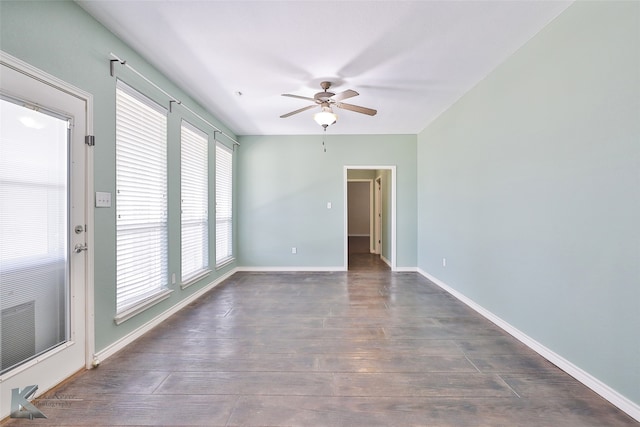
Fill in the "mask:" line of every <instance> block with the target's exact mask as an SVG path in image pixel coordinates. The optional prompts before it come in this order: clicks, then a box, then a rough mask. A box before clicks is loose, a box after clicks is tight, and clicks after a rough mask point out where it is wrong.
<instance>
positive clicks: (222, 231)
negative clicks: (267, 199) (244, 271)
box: [216, 142, 233, 267]
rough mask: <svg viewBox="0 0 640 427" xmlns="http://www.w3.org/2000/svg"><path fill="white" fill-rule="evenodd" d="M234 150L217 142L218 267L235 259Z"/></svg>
mask: <svg viewBox="0 0 640 427" xmlns="http://www.w3.org/2000/svg"><path fill="white" fill-rule="evenodd" d="M232 177H233V152H232V151H231V149H229V148H227V147H226V146H224V145H223V144H221V143H219V142H217V143H216V267H221V266H222V265H224V264H226V263H228V262H230V261H231V260H233V215H232V214H233V209H232V206H233V199H232V195H233V185H232V182H233V181H232Z"/></svg>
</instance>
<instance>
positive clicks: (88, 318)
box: [0, 50, 95, 418]
mask: <svg viewBox="0 0 640 427" xmlns="http://www.w3.org/2000/svg"><path fill="white" fill-rule="evenodd" d="M0 63H2V65H4V66H6V67H8V68H12V69H14V70H15V71H18V72H20V73H22V74H24V75H26V76H29V77H31V78H33V79H35V80H38V81H40V82H43V83H45V84H47V85H49V86H52V87H54V88H56V89H58V90H60V91H62V92H65V93H67V94H69V95H71V96H73V97H75V98H78V99H79V100H81V101H83V102H84V105H85V129H86V131H85V132H86V134H87V135H93V95H92V94H90V93H88V92H85V91H84V90H82V89H79V88H77V87H75V86H73V85H71V84H69V83H67V82H65V81H63V80H61V79H59V78H57V77H55V76H52V75H50V74H48V73H46V72H45V71H42V70H40V69H38V68H36V67H34V66H32V65H31V64H28V63H26V62H24V61H22V60H20V59H18V58H16V57H14V56H12V55H10V54H8V53H6V52H4V51H2V50H0ZM85 153H86V158H85V206H84V209H85V222H86V227H85V239H86V245H87V248H88V251H87V254H86V265H85V278H84V279H85V292H84V293H85V302H84V304H85V320H84V323H85V328H84V329H85V351H84V353H85V367H87V368H90V367H91V366H92V362H93V358H94V353H95V326H94V316H95V314H94V313H95V310H94V281H93V277H94V244H95V242H94V207H93V200H94V196H93V194H94V190H93V149H92V148H89V149H87V150H85ZM45 391H46V390H38V394H41V393H43V392H45ZM0 418H1V417H0Z"/></svg>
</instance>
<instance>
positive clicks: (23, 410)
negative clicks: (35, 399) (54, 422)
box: [11, 385, 47, 420]
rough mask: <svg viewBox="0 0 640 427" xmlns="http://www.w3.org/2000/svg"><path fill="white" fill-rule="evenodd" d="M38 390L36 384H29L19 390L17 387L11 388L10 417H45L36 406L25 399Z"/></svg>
mask: <svg viewBox="0 0 640 427" xmlns="http://www.w3.org/2000/svg"><path fill="white" fill-rule="evenodd" d="M36 390H38V386H37V385H30V386H27V387H25V388H23V389H22V391H20V389H19V388H14V389H12V390H11V418H29V419H30V420H32V419H34V418H47V417H46V415H44V414H43V413H42V412H40V410H39V409H38V408H36V407H35V406H33V405H32V404H31V402H29V401H28V400H27V399H28V398H30V397H31V396H33V394H34V393H35V392H36Z"/></svg>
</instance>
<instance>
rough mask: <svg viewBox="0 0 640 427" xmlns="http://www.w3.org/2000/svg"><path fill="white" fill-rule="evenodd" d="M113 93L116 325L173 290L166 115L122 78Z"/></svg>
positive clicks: (159, 106)
mask: <svg viewBox="0 0 640 427" xmlns="http://www.w3.org/2000/svg"><path fill="white" fill-rule="evenodd" d="M115 92H116V93H115V101H116V102H115V104H116V108H115V110H116V111H115V113H116V114H115V131H116V138H115V139H116V144H115V145H116V147H115V148H116V150H115V151H116V163H115V169H116V317H115V319H114V320H115V322H116V324H118V325H119V324H120V323H122V322H124V321H125V320H127V319H129V318H131V317H133V316H135V315H137V314H139V313H140V312H142V311H144V310H146V309H147V308H149V307H151V306H153V305H155V304H157V303H159V302H160V301H163V300H165V299H167V298H168V297H169V296H170V294H171V292H173V291H172V290H171V289H169V287H168V285H169V280H168V279H169V254H168V253H169V220H168V209H169V204H168V145H169V144H168V121H169V120H168V110H167V109H166V108H164V107H162V106H161V105H160V104H158V103H156V102H155V101H153V100H152V99H151V98H149V97H147V96H146V95H144V94H143V93H141V92H140V91H138V90H136V89H135V88H133V87H131V86H129V85H128V84H126V83H125V82H123V81H122V80H120V79H117V81H116V91H115ZM154 121H157V122H158V123H155V122H154ZM138 159H141V160H138ZM140 177H144V179H140ZM142 183H144V186H142V185H141V184H142ZM123 215H124V216H125V218H123ZM138 239H139V240H138ZM149 256H151V258H149ZM158 266H159V268H160V271H158V270H157V267H158ZM145 269H146V270H145ZM142 271H146V272H147V273H145V274H141V272H142ZM140 277H142V278H140ZM145 281H146V282H145ZM127 294H129V295H128V296H126V295H127ZM132 295H133V296H132ZM125 296H126V297H125ZM122 299H123V300H122Z"/></svg>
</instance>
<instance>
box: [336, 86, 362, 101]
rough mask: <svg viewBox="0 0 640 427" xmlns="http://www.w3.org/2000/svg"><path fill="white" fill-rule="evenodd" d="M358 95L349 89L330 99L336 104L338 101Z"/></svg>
mask: <svg viewBox="0 0 640 427" xmlns="http://www.w3.org/2000/svg"><path fill="white" fill-rule="evenodd" d="M358 95H360V94H359V93H358V92H356V91H355V90H351V89H349V90H345V91H344V92H340V93H336V94H335V95H333V96H332V97H331V98H330V99H331V100H333V101H336V102H338V101H342V100H343V99H347V98H353V97H354V96H358Z"/></svg>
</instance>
